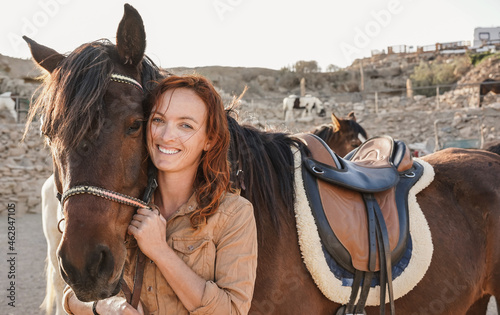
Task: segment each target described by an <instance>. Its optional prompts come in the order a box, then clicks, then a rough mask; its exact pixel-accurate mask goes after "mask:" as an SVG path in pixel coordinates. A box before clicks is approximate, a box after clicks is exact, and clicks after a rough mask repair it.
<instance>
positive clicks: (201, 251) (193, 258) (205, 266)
mask: <svg viewBox="0 0 500 315" xmlns="http://www.w3.org/2000/svg"><path fill="white" fill-rule="evenodd" d="M172 248H173V249H174V250H175V251H176V253H177V255H178V256H179V257H180V258H182V260H183V261H184V262H185V263H186V265H188V266H189V267H190V268H191V269H193V271H194V272H196V274H198V275H199V276H200V277H202V278H204V279H205V280H213V274H214V270H213V269H214V262H215V246H214V244H213V242H212V241H211V240H210V239H208V238H199V237H198V238H196V237H182V238H180V237H174V238H172Z"/></svg>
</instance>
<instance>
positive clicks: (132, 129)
mask: <svg viewBox="0 0 500 315" xmlns="http://www.w3.org/2000/svg"><path fill="white" fill-rule="evenodd" d="M141 127H142V120H136V121H134V122H133V123H132V125H130V126H129V127H128V130H127V134H129V135H130V134H133V133H136V132H137V131H139V129H141Z"/></svg>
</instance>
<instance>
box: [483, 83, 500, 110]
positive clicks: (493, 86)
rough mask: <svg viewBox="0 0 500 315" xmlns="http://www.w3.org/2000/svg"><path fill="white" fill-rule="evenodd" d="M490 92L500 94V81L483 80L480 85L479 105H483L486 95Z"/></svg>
mask: <svg viewBox="0 0 500 315" xmlns="http://www.w3.org/2000/svg"><path fill="white" fill-rule="evenodd" d="M490 92H493V93H494V94H500V81H495V80H493V79H486V80H484V81H483V82H481V84H480V85H479V107H481V106H482V105H483V101H484V97H485V96H486V95H487V94H488V93H490Z"/></svg>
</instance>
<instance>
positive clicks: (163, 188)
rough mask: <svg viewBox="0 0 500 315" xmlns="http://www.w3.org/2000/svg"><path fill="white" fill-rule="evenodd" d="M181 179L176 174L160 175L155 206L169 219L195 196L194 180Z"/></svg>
mask: <svg viewBox="0 0 500 315" xmlns="http://www.w3.org/2000/svg"><path fill="white" fill-rule="evenodd" d="M181 177H182V176H175V174H168V175H167V174H164V173H161V172H159V173H158V189H157V190H156V193H155V204H156V205H157V206H158V207H160V212H161V213H162V215H163V216H164V217H165V218H167V219H168V218H169V217H170V216H171V215H172V214H173V213H174V212H175V211H177V209H179V207H180V206H182V205H183V204H185V203H186V202H187V201H188V200H189V197H191V195H192V194H193V191H194V188H193V185H194V178H193V179H191V180H189V179H187V178H185V177H182V178H181Z"/></svg>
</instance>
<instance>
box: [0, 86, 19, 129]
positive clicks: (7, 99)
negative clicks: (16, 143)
mask: <svg viewBox="0 0 500 315" xmlns="http://www.w3.org/2000/svg"><path fill="white" fill-rule="evenodd" d="M2 110H7V111H9V112H10V114H11V115H12V117H13V118H14V121H16V122H17V111H16V102H14V100H13V99H12V92H5V93H3V94H0V111H2Z"/></svg>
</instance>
